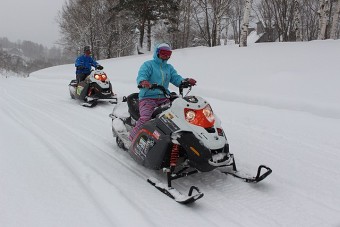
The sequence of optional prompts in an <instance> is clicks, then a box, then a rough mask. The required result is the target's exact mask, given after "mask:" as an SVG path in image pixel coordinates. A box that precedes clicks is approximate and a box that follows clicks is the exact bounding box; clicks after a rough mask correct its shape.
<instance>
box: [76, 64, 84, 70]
mask: <svg viewBox="0 0 340 227" xmlns="http://www.w3.org/2000/svg"><path fill="white" fill-rule="evenodd" d="M82 69H85V67H84V66H82V65H79V66H77V70H82Z"/></svg>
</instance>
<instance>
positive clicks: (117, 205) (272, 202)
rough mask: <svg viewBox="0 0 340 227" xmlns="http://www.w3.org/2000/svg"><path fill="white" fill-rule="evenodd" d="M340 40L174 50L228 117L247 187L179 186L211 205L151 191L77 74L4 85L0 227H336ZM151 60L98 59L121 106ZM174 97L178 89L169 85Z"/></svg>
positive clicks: (204, 179)
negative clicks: (76, 92) (254, 180)
mask: <svg viewBox="0 0 340 227" xmlns="http://www.w3.org/2000/svg"><path fill="white" fill-rule="evenodd" d="M339 50H340V41H331V40H327V41H313V42H304V43H266V44H253V45H250V46H249V47H247V48H238V47H235V46H221V47H214V48H205V47H198V48H188V49H182V50H176V51H174V53H173V56H172V59H171V60H170V61H169V62H170V63H172V64H173V65H174V66H175V68H176V69H177V71H178V72H179V73H180V74H181V75H183V76H184V77H193V78H195V79H196V80H197V81H198V83H197V86H196V87H194V89H193V91H192V94H196V95H200V96H203V97H205V98H206V99H207V100H208V101H209V102H210V103H211V106H212V107H213V110H214V112H215V113H216V114H217V115H218V116H219V117H220V118H221V120H222V122H223V127H224V129H225V131H226V132H227V136H228V139H229V143H230V149H231V152H232V153H234V155H235V158H236V161H237V164H238V168H239V169H241V170H244V171H248V172H250V173H252V174H255V171H256V168H257V166H258V165H260V164H266V165H268V166H270V167H271V168H272V169H273V173H272V175H270V176H269V177H268V178H267V179H266V180H265V181H263V182H260V183H259V184H256V185H253V184H246V183H244V182H242V181H240V180H238V179H236V178H233V177H231V176H226V175H224V174H221V173H219V172H218V171H212V172H209V173H202V174H197V175H193V176H190V177H187V178H186V179H179V180H177V182H176V181H175V184H174V185H175V186H176V187H177V188H178V189H179V190H181V191H182V192H183V193H186V192H187V190H188V188H189V187H190V186H191V185H196V186H198V187H199V188H200V189H201V191H202V192H204V193H205V195H204V197H203V198H202V199H200V200H198V201H197V202H196V203H194V204H191V205H188V206H184V205H180V204H178V203H176V202H174V201H173V200H171V199H170V198H168V197H167V196H165V195H164V194H162V193H160V192H159V191H158V190H156V189H155V188H153V187H152V186H151V185H150V184H148V183H147V182H146V179H147V178H148V177H150V176H152V177H156V178H158V179H160V180H162V179H164V178H162V177H161V174H160V173H159V172H155V171H152V170H148V169H145V168H144V167H141V166H139V165H137V164H136V163H135V162H134V161H133V160H132V159H131V158H130V156H129V155H128V154H127V153H126V152H124V151H122V150H120V149H119V148H118V147H117V144H116V143H115V141H114V139H113V137H112V133H111V119H110V118H109V116H108V115H109V114H110V113H111V111H112V108H113V105H111V104H103V105H98V106H96V107H95V108H92V109H90V108H85V107H82V106H80V105H79V103H78V102H77V101H75V100H72V99H71V98H70V96H69V92H68V83H69V81H70V80H71V79H73V78H74V66H73V65H63V66H58V67H52V68H48V69H44V70H41V71H38V72H35V73H32V74H31V75H30V77H29V78H15V77H11V78H5V77H0V106H1V111H0V126H1V133H0V149H1V151H0V226H2V227H22V226H28V227H46V226H48V227H54V226H55V227H61V226H62V227H87V226H88V227H93V226H100V227H105V226H120V227H121V226H139V227H142V226H145V227H149V226H165V225H169V226H173V227H177V226H198V227H200V226H202V227H203V226H204V227H206V226H221V227H222V226H223V227H224V226H261V227H263V226H268V227H269V226H270V227H271V226H306V227H310V226H340V215H339V214H340V194H339V192H340V183H339V182H340V181H339V180H340V168H339V163H340V139H339V138H340V105H339V100H340V89H339V85H340V73H339V72H340V70H339V63H340V62H339V61H340V60H339V59H340V58H339ZM150 58H151V56H150V55H142V56H132V57H125V58H120V59H110V60H105V61H100V63H101V64H102V65H103V66H104V67H105V69H104V70H105V71H106V72H107V74H108V76H109V77H110V79H111V81H112V84H113V87H114V90H115V92H116V93H117V94H118V96H119V97H122V96H124V95H128V94H130V93H132V92H136V91H137V88H136V84H135V78H136V74H137V71H138V68H139V67H140V65H141V64H142V62H144V61H145V60H148V59H150ZM172 89H173V90H175V88H174V87H172Z"/></svg>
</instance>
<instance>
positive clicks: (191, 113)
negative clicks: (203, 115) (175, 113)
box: [185, 110, 196, 122]
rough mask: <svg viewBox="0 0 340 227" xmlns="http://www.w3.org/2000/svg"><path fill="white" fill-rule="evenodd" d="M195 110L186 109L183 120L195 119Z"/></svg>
mask: <svg viewBox="0 0 340 227" xmlns="http://www.w3.org/2000/svg"><path fill="white" fill-rule="evenodd" d="M195 116H196V114H195V111H193V110H188V111H187V112H186V113H185V120H187V121H188V122H191V121H193V120H194V119H195Z"/></svg>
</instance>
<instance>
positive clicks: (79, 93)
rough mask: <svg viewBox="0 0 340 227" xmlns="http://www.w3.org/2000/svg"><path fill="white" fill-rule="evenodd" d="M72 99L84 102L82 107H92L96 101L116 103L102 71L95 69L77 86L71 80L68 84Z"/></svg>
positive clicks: (114, 95)
mask: <svg viewBox="0 0 340 227" xmlns="http://www.w3.org/2000/svg"><path fill="white" fill-rule="evenodd" d="M69 90H70V96H71V98H72V99H79V100H81V101H85V102H84V103H82V105H83V106H86V107H93V106H95V105H97V103H98V101H104V102H110V103H111V104H116V103H117V96H116V94H114V93H113V91H112V85H111V82H110V80H109V78H108V77H107V75H106V73H105V72H104V71H103V70H99V69H95V70H92V71H91V74H90V75H88V76H87V77H86V79H85V80H84V81H82V82H80V83H79V84H78V83H77V80H71V82H70V84H69Z"/></svg>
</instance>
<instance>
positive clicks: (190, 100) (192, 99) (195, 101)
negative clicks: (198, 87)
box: [183, 96, 198, 103]
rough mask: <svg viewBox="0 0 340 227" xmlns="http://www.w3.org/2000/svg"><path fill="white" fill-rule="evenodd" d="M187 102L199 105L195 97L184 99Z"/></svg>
mask: <svg viewBox="0 0 340 227" xmlns="http://www.w3.org/2000/svg"><path fill="white" fill-rule="evenodd" d="M183 99H184V100H186V101H187V102H191V103H198V99H197V98H196V97H195V96H187V97H184V98H183Z"/></svg>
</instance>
